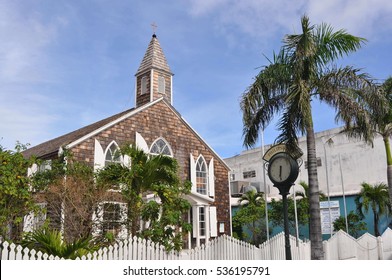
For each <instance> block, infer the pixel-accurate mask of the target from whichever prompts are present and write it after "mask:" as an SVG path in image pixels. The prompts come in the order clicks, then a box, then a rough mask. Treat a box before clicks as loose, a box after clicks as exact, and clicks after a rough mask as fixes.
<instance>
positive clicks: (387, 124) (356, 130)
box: [344, 77, 392, 203]
mask: <svg viewBox="0 0 392 280" xmlns="http://www.w3.org/2000/svg"><path fill="white" fill-rule="evenodd" d="M379 91H380V92H381V94H382V95H383V96H384V97H385V99H386V100H387V102H388V105H389V106H387V108H386V110H380V107H378V106H377V104H375V105H376V107H374V108H372V107H371V108H369V111H370V112H371V114H370V119H369V120H366V122H365V123H364V124H360V125H357V126H351V125H350V126H348V127H346V129H345V130H344V132H346V133H347V134H348V135H349V136H352V137H357V138H363V139H364V140H365V141H366V142H367V143H369V144H371V145H373V140H374V137H375V136H376V135H377V134H378V135H380V136H381V137H382V139H383V141H384V147H385V153H386V158H387V180H388V189H389V200H390V202H391V203H392V154H391V147H390V144H389V139H390V137H391V136H392V77H389V78H388V79H386V80H385V82H384V83H383V84H382V85H381V86H380V87H379ZM369 107H370V106H369Z"/></svg>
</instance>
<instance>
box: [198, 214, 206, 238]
mask: <svg viewBox="0 0 392 280" xmlns="http://www.w3.org/2000/svg"><path fill="white" fill-rule="evenodd" d="M199 234H200V237H202V236H205V235H206V213H205V209H204V207H200V208H199Z"/></svg>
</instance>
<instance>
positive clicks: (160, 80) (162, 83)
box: [158, 75, 165, 93]
mask: <svg viewBox="0 0 392 280" xmlns="http://www.w3.org/2000/svg"><path fill="white" fill-rule="evenodd" d="M158 92H159V93H165V78H164V77H163V76H161V75H160V76H159V77H158Z"/></svg>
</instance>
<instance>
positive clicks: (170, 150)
mask: <svg viewBox="0 0 392 280" xmlns="http://www.w3.org/2000/svg"><path fill="white" fill-rule="evenodd" d="M159 140H162V141H163V142H165V144H166V147H168V148H169V152H170V155H166V154H162V155H165V156H169V157H173V150H172V148H171V147H170V145H169V143H168V142H167V141H166V139H165V138H163V137H159V138H157V139H156V140H155V141H154V142H153V143H152V144H151V147H150V149H149V153H150V154H152V155H159V154H156V153H152V152H151V150H152V147H153V146H154V145H155V144H156V143H157V142H158V141H159Z"/></svg>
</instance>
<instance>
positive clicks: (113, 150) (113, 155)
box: [105, 142, 121, 166]
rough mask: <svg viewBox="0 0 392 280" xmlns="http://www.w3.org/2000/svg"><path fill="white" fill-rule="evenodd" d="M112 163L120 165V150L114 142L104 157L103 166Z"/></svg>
mask: <svg viewBox="0 0 392 280" xmlns="http://www.w3.org/2000/svg"><path fill="white" fill-rule="evenodd" d="M112 163H121V155H120V150H119V148H118V146H117V145H116V144H115V143H114V142H113V143H112V144H110V146H109V149H108V150H107V151H106V156H105V166H107V165H109V164H112Z"/></svg>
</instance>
